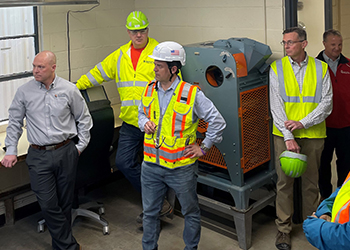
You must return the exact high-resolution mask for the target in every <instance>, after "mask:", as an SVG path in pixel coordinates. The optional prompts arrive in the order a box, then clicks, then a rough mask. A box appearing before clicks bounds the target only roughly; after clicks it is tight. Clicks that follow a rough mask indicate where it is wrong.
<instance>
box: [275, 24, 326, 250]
mask: <svg viewBox="0 0 350 250" xmlns="http://www.w3.org/2000/svg"><path fill="white" fill-rule="evenodd" d="M282 44H283V45H284V49H285V52H286V56H285V57H283V58H282V59H280V60H276V61H275V62H273V63H272V64H271V69H270V108H271V113H272V117H273V135H274V136H273V137H274V147H275V167H276V173H277V176H278V180H277V185H276V188H277V196H276V215H277V219H276V225H277V229H278V233H277V235H276V242H275V245H276V247H277V249H281V250H289V249H291V240H290V232H291V231H292V216H293V212H294V211H293V184H294V179H293V178H292V177H289V176H287V175H286V174H285V173H284V172H283V171H282V169H281V167H280V161H279V156H280V154H281V153H282V152H283V151H285V150H288V151H292V152H295V153H302V154H305V155H307V157H308V161H307V162H308V165H307V170H306V171H305V173H304V174H303V175H302V176H301V186H302V193H301V195H302V197H301V198H302V215H303V218H304V219H306V217H307V216H308V215H310V214H311V213H312V212H313V211H315V210H316V208H317V205H318V168H319V166H320V159H321V153H322V150H323V145H324V138H325V137H326V125H325V119H326V117H327V116H328V115H329V114H330V113H331V111H332V86H331V82H330V77H329V73H328V70H327V68H328V67H327V64H326V63H324V62H322V61H320V60H318V59H315V58H313V57H310V56H308V55H307V53H306V52H305V47H306V46H307V44H308V42H307V39H306V31H305V30H303V29H301V28H298V27H293V28H289V29H286V30H285V31H284V32H283V41H282Z"/></svg>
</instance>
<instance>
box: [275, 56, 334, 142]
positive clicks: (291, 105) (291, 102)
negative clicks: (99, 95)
mask: <svg viewBox="0 0 350 250" xmlns="http://www.w3.org/2000/svg"><path fill="white" fill-rule="evenodd" d="M306 67H307V68H306V72H305V76H304V80H303V89H302V92H301V93H300V90H299V84H298V82H297V80H296V78H295V74H294V72H293V68H292V65H291V63H290V61H289V59H288V56H286V57H283V58H282V59H281V60H277V61H275V62H273V63H272V64H271V68H272V69H273V71H274V72H275V74H276V75H277V78H278V83H279V88H280V95H281V97H282V99H283V102H284V106H285V107H284V109H285V112H286V115H287V119H288V120H294V121H300V120H301V119H303V118H304V117H306V116H307V115H308V114H309V113H311V112H312V111H313V110H314V109H315V108H316V107H317V106H318V104H319V103H320V101H321V97H322V83H323V78H324V76H325V74H326V72H327V67H328V66H327V64H326V63H324V62H322V61H320V60H315V59H314V58H313V57H310V56H309V57H308V63H307V66H306ZM273 134H274V135H277V136H281V137H283V134H282V133H281V131H279V130H278V129H277V127H276V126H275V125H273ZM293 135H294V137H295V138H325V137H326V124H325V122H324V121H323V122H321V123H319V124H317V125H314V126H312V127H310V128H308V129H296V130H294V131H293Z"/></svg>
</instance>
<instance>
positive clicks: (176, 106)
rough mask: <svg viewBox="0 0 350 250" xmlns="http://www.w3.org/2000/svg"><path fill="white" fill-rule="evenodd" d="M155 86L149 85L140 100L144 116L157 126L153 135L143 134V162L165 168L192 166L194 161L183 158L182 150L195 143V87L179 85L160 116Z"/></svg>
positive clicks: (186, 84)
mask: <svg viewBox="0 0 350 250" xmlns="http://www.w3.org/2000/svg"><path fill="white" fill-rule="evenodd" d="M156 86H157V83H156V82H151V83H150V84H148V87H146V88H145V90H144V94H143V98H142V105H143V111H144V114H145V115H146V116H147V117H148V118H149V119H150V120H151V121H153V122H154V123H155V124H156V125H157V131H156V133H155V134H152V135H147V134H145V141H144V160H145V161H146V162H151V163H157V164H159V165H161V166H164V167H167V168H176V167H181V166H186V165H190V164H193V163H194V162H195V161H196V160H197V158H194V159H191V158H186V157H184V150H185V146H186V145H188V144H192V143H194V142H195V140H196V131H197V126H198V119H197V120H196V121H195V122H194V123H193V105H194V102H195V97H196V91H197V87H195V86H193V85H191V84H189V83H186V82H180V83H179V84H178V86H177V87H176V89H175V91H174V95H173V96H172V98H171V100H170V102H169V105H168V107H167V109H166V111H165V113H164V115H163V116H162V115H161V111H160V107H159V101H158V92H157V91H155V89H156Z"/></svg>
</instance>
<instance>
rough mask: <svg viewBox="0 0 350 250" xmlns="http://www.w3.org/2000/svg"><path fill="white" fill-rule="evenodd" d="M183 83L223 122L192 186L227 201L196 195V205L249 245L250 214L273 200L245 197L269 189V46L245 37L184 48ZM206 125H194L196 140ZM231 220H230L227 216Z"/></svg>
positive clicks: (271, 195) (271, 177) (272, 175)
mask: <svg viewBox="0 0 350 250" xmlns="http://www.w3.org/2000/svg"><path fill="white" fill-rule="evenodd" d="M184 48H185V51H186V55H187V59H186V65H185V66H184V67H183V69H182V75H183V79H184V80H185V81H187V82H191V83H193V84H197V85H198V86H199V87H200V88H201V90H202V91H203V92H204V93H205V95H206V96H207V97H208V98H209V99H211V100H212V101H213V103H214V104H215V106H216V107H217V108H218V110H219V111H220V113H221V114H222V115H223V117H224V118H225V120H226V123H227V127H226V129H225V131H224V134H223V141H222V142H221V143H220V144H217V145H215V146H213V147H212V148H211V150H210V151H209V152H208V153H207V154H206V155H205V156H203V157H202V158H200V159H199V177H198V182H199V183H200V184H203V185H205V186H206V187H210V188H212V189H217V190H220V191H224V192H227V193H228V194H230V195H231V196H232V198H233V201H234V203H233V204H227V203H225V202H221V201H218V200H215V199H213V197H209V196H205V195H199V199H200V204H201V206H202V207H203V206H205V207H208V208H210V209H212V210H215V211H218V212H220V213H221V214H226V215H229V216H233V220H234V222H235V228H236V233H237V237H238V242H239V246H240V247H241V248H242V249H248V248H249V247H250V246H251V231H252V215H253V214H254V213H256V212H257V211H259V210H261V209H262V208H264V207H265V206H267V205H268V204H270V203H272V202H273V201H274V199H275V192H274V190H273V189H271V188H270V189H269V190H268V191H267V194H266V195H264V196H262V197H260V198H258V199H256V200H254V201H253V200H252V199H251V193H252V192H253V191H254V190H258V189H261V188H262V187H268V186H274V183H275V181H276V173H275V169H274V164H273V150H272V141H271V119H270V115H269V98H268V97H269V94H268V93H269V92H268V91H269V89H268V72H267V67H268V65H267V64H266V60H267V59H268V58H269V57H270V55H271V54H272V52H271V50H270V48H269V46H267V45H265V44H262V43H259V42H257V41H254V40H251V39H248V38H230V39H227V40H218V41H216V42H205V43H196V44H191V45H187V46H184ZM206 128H207V124H206V123H205V122H204V121H200V123H199V127H198V139H197V142H199V143H200V141H201V140H202V139H201V137H202V138H203V136H204V134H205V131H206ZM231 218H232V217H231Z"/></svg>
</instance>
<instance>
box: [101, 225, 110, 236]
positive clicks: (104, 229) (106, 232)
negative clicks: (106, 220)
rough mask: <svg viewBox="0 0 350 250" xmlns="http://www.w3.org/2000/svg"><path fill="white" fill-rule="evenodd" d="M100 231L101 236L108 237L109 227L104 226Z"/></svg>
mask: <svg viewBox="0 0 350 250" xmlns="http://www.w3.org/2000/svg"><path fill="white" fill-rule="evenodd" d="M102 231H103V235H108V234H109V227H108V226H104V227H103V229H102Z"/></svg>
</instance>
